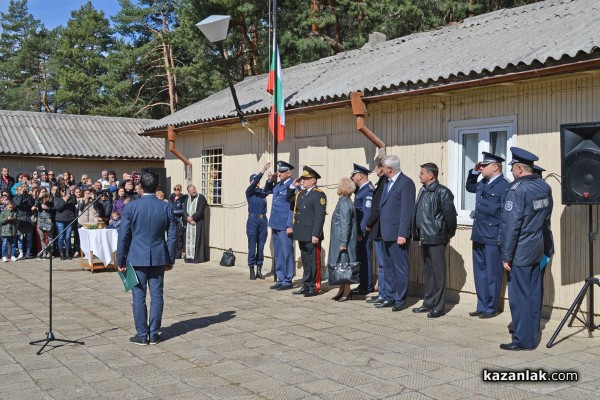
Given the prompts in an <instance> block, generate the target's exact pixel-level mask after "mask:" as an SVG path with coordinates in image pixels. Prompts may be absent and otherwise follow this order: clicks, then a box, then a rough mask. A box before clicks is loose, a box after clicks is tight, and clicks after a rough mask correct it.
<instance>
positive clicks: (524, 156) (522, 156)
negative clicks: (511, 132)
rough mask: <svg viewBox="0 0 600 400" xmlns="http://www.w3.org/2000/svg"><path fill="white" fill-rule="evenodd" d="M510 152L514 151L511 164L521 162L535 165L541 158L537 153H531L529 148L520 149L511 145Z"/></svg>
mask: <svg viewBox="0 0 600 400" xmlns="http://www.w3.org/2000/svg"><path fill="white" fill-rule="evenodd" d="M510 152H511V153H512V161H511V162H510V165H513V164H516V163H519V164H526V165H529V166H531V167H533V163H534V162H535V161H537V160H539V158H538V156H536V155H535V154H533V153H530V152H528V151H527V150H523V149H520V148H518V147H511V148H510Z"/></svg>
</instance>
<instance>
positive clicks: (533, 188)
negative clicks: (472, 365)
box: [499, 147, 554, 350]
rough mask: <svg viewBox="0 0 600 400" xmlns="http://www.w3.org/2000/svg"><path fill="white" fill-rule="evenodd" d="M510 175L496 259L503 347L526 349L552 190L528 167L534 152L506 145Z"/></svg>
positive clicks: (548, 243) (534, 324)
mask: <svg viewBox="0 0 600 400" xmlns="http://www.w3.org/2000/svg"><path fill="white" fill-rule="evenodd" d="M510 151H511V152H512V161H511V162H510V165H512V174H513V176H514V178H515V180H514V182H512V183H511V184H510V185H509V187H508V190H507V192H506V197H505V201H504V207H503V209H502V221H501V223H500V237H499V245H500V251H501V255H502V264H503V265H504V269H505V270H507V271H509V273H508V300H509V305H510V313H511V317H512V326H513V330H514V335H513V339H512V342H511V343H506V344H501V345H500V348H501V349H503V350H525V349H527V350H531V349H534V348H535V347H536V346H537V344H538V341H539V330H540V317H541V303H542V288H543V286H542V285H543V282H542V273H541V270H540V261H541V260H542V259H543V258H544V254H546V255H548V254H549V253H551V248H553V243H552V238H551V231H550V217H551V215H552V207H553V205H554V203H553V200H552V190H551V188H550V185H548V184H547V183H546V182H545V181H544V180H543V179H541V178H540V177H539V176H538V175H537V174H535V173H534V172H533V163H534V162H535V161H537V160H538V157H537V156H536V155H534V154H532V153H530V152H528V151H526V150H523V149H520V148H518V147H511V148H510Z"/></svg>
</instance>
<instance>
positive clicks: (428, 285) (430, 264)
mask: <svg viewBox="0 0 600 400" xmlns="http://www.w3.org/2000/svg"><path fill="white" fill-rule="evenodd" d="M419 248H420V250H421V260H422V262H423V280H424V281H425V296H423V307H428V308H432V309H433V310H435V311H437V312H441V313H443V312H445V307H446V245H445V244H421V245H420V246H419Z"/></svg>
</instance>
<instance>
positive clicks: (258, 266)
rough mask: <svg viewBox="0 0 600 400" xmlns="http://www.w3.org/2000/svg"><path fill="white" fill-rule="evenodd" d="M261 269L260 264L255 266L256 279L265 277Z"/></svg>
mask: <svg viewBox="0 0 600 400" xmlns="http://www.w3.org/2000/svg"><path fill="white" fill-rule="evenodd" d="M261 270H262V265H257V266H256V278H258V279H265V277H264V276H263V274H262V272H261Z"/></svg>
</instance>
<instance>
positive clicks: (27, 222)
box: [13, 180, 36, 260]
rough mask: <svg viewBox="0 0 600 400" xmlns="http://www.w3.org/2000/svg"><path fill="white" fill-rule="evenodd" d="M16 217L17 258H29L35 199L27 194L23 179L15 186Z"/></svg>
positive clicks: (27, 187) (27, 190)
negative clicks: (17, 231)
mask: <svg viewBox="0 0 600 400" xmlns="http://www.w3.org/2000/svg"><path fill="white" fill-rule="evenodd" d="M13 201H14V203H15V208H16V210H17V218H18V219H19V236H18V238H17V246H18V248H19V256H18V257H17V260H21V259H23V258H31V247H32V245H33V229H34V226H33V223H32V221H31V217H32V215H33V213H34V212H35V211H36V208H35V206H34V205H35V200H34V198H33V197H31V195H30V194H29V185H28V183H27V181H25V180H23V184H22V185H20V186H19V187H18V188H17V195H16V196H15V198H14V200H13Z"/></svg>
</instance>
